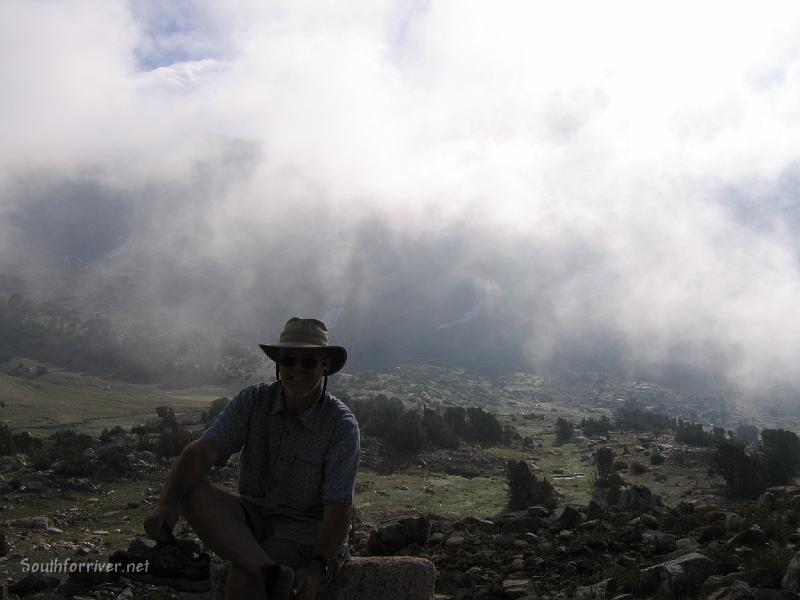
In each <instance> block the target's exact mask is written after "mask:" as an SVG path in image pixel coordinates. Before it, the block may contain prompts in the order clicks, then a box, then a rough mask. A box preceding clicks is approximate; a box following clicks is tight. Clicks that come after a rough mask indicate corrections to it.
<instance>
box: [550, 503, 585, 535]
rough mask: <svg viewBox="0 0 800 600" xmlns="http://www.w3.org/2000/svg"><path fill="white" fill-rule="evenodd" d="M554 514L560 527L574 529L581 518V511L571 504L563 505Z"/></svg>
mask: <svg viewBox="0 0 800 600" xmlns="http://www.w3.org/2000/svg"><path fill="white" fill-rule="evenodd" d="M555 516H556V519H557V520H558V524H559V525H560V526H561V528H562V529H575V528H576V527H577V526H578V524H579V523H580V522H581V519H582V515H581V513H579V512H578V511H577V510H575V509H574V508H572V507H571V506H564V507H563V508H561V509H560V510H559V511H558V512H557V513H556V515H555Z"/></svg>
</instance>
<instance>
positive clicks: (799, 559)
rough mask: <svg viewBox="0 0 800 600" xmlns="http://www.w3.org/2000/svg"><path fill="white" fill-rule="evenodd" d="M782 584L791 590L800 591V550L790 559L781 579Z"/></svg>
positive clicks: (784, 587)
mask: <svg viewBox="0 0 800 600" xmlns="http://www.w3.org/2000/svg"><path fill="white" fill-rule="evenodd" d="M781 586H782V587H783V589H785V590H789V591H790V592H795V593H800V552H798V553H797V554H795V555H794V558H792V560H790V561H789V566H788V567H787V568H786V573H785V574H784V576H783V579H782V580H781Z"/></svg>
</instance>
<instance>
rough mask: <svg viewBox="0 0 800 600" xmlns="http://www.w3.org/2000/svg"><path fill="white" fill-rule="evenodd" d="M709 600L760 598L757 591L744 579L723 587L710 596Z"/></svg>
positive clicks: (748, 599)
mask: <svg viewBox="0 0 800 600" xmlns="http://www.w3.org/2000/svg"><path fill="white" fill-rule="evenodd" d="M708 598H709V600H758V596H756V594H755V592H754V591H753V590H752V588H751V587H750V586H749V585H747V584H746V583H745V582H744V581H739V580H737V581H735V582H734V583H733V585H732V586H730V587H726V588H722V589H721V590H718V591H716V592H714V593H713V594H711V595H710V596H708Z"/></svg>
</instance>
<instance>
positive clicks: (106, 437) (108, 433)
mask: <svg viewBox="0 0 800 600" xmlns="http://www.w3.org/2000/svg"><path fill="white" fill-rule="evenodd" d="M118 435H125V429H123V428H122V427H120V426H119V425H114V427H112V428H111V429H108V428H105V429H103V431H102V433H100V442H101V443H103V444H107V443H108V442H110V441H111V440H113V439H114V437H116V436H118Z"/></svg>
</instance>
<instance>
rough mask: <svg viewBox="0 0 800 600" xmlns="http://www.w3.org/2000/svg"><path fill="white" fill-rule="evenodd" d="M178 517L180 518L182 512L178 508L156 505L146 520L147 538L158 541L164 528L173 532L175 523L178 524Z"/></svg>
mask: <svg viewBox="0 0 800 600" xmlns="http://www.w3.org/2000/svg"><path fill="white" fill-rule="evenodd" d="M178 517H180V510H179V509H178V507H177V506H172V505H169V504H161V503H159V504H156V506H155V508H153V510H151V511H150V514H149V515H147V517H145V519H144V530H145V532H146V533H147V537H149V538H152V539H154V540H156V539H158V536H159V535H160V534H161V529H162V528H163V527H164V526H166V527H167V529H169V530H170V531H172V528H173V527H175V523H177V522H178Z"/></svg>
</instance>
